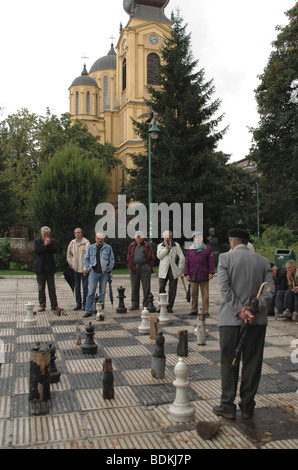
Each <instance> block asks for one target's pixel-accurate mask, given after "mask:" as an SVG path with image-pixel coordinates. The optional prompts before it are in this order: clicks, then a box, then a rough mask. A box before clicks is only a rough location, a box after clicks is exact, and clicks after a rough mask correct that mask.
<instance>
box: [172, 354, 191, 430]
mask: <svg viewBox="0 0 298 470" xmlns="http://www.w3.org/2000/svg"><path fill="white" fill-rule="evenodd" d="M174 374H175V377H176V378H175V380H174V382H173V385H174V386H175V387H176V397H175V401H174V403H173V404H172V405H170V407H169V414H170V415H171V417H172V419H173V421H175V422H177V423H188V422H190V421H193V420H194V417H195V409H194V407H193V406H192V405H191V404H190V402H189V399H188V395H187V387H188V385H189V382H188V380H187V376H188V367H187V365H186V364H185V362H184V359H183V358H182V357H179V362H178V363H177V364H176V366H175V368H174Z"/></svg>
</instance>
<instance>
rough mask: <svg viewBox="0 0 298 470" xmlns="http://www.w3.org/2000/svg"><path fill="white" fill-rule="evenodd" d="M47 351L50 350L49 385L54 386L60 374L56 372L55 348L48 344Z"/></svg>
mask: <svg viewBox="0 0 298 470" xmlns="http://www.w3.org/2000/svg"><path fill="white" fill-rule="evenodd" d="M49 349H50V354H51V355H50V383H51V384H56V383H58V382H59V381H60V376H61V372H59V371H58V369H57V367H56V363H55V360H56V359H57V356H56V348H55V347H54V346H53V345H52V344H49Z"/></svg>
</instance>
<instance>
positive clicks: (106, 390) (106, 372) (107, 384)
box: [102, 358, 114, 400]
mask: <svg viewBox="0 0 298 470" xmlns="http://www.w3.org/2000/svg"><path fill="white" fill-rule="evenodd" d="M113 385H114V377H113V366H112V359H111V358H106V359H105V360H104V363H103V390H102V396H103V398H104V399H105V400H111V399H112V398H114V386H113Z"/></svg>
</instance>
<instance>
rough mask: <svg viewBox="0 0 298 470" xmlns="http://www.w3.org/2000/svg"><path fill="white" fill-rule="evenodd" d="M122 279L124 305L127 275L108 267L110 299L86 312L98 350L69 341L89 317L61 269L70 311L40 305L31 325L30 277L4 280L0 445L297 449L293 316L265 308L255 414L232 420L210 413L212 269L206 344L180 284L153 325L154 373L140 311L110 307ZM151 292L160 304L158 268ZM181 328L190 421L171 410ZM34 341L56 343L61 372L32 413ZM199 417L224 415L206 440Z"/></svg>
mask: <svg viewBox="0 0 298 470" xmlns="http://www.w3.org/2000/svg"><path fill="white" fill-rule="evenodd" d="M120 286H123V287H125V295H126V299H125V306H126V307H127V308H128V307H129V306H130V284H129V278H128V276H114V278H113V292H114V308H112V306H111V303H110V301H109V300H107V302H106V309H105V320H104V321H103V322H100V321H99V320H98V319H97V318H96V316H93V317H92V323H93V325H94V327H95V341H96V342H97V344H98V352H97V354H96V355H95V356H90V355H86V354H83V353H82V350H81V347H80V346H77V345H76V344H75V341H76V327H77V325H78V324H79V325H80V328H81V330H82V336H83V341H84V339H85V328H86V326H87V325H88V323H89V321H90V320H89V319H82V314H83V312H82V311H79V312H74V311H73V310H72V308H73V306H74V295H73V293H72V292H71V290H70V288H69V286H68V285H67V284H66V282H65V281H64V279H63V278H61V277H57V278H56V287H57V294H58V301H59V304H60V305H61V306H63V307H64V308H65V312H66V314H67V315H63V316H61V317H57V316H56V315H53V314H52V312H51V311H50V310H47V311H46V312H43V313H39V314H37V324H36V325H35V326H27V325H26V324H25V323H24V318H25V317H26V308H25V305H26V303H27V302H28V301H32V302H34V303H35V306H36V307H38V304H37V285H36V281H35V278H17V277H13V278H3V279H0V340H2V341H3V343H2V346H3V347H4V359H5V362H4V364H2V367H1V374H0V396H1V399H0V448H1V449H15V448H17V449H111V450H112V449H113V450H116V449H154V450H158V449H167V450H171V449H172V450H177V449H179V450H181V451H182V450H183V451H191V450H193V449H256V448H261V449H297V447H298V431H297V429H298V427H297V408H298V403H297V399H298V394H297V377H298V366H297V360H298V351H297V348H298V340H297V338H298V324H297V323H295V322H280V321H277V320H275V318H273V317H269V325H268V328H267V336H266V346H265V353H264V365H263V371H262V379H261V383H260V387H259V392H258V395H257V397H256V402H257V405H256V411H255V416H254V418H253V420H250V421H249V422H244V421H243V420H242V419H241V415H240V413H239V415H238V413H237V418H236V420H235V421H228V420H225V419H221V418H219V417H216V416H215V415H214V414H213V413H212V407H213V406H214V405H216V404H219V398H220V393H221V388H220V366H219V344H218V326H217V312H218V307H219V300H220V295H219V291H218V285H217V279H216V277H215V278H214V279H213V280H212V281H211V282H210V316H209V318H208V319H207V329H208V332H209V333H208V338H207V344H206V345H205V346H198V345H197V341H196V335H195V334H194V327H195V326H196V319H195V318H190V317H189V316H188V312H189V305H188V304H187V302H186V300H185V292H184V290H183V286H182V283H180V284H179V287H178V294H177V300H176V304H175V308H174V313H173V314H171V315H170V323H169V324H168V325H166V326H163V327H161V326H159V330H161V331H163V334H164V337H165V353H166V372H165V377H164V378H163V379H155V378H153V377H152V375H151V358H152V354H153V352H154V350H155V341H153V340H150V338H149V335H143V334H140V333H139V331H138V326H139V325H140V323H141V318H140V314H141V312H140V311H139V312H132V313H129V312H127V313H126V314H118V313H117V312H116V308H117V306H118V299H117V295H118V291H117V288H118V287H120ZM152 292H153V295H154V297H155V305H156V306H157V302H156V300H157V297H158V294H157V293H158V279H157V277H152ZM154 315H156V314H154ZM182 329H183V330H185V329H187V330H188V338H189V343H188V349H189V353H188V357H187V358H186V359H185V362H186V363H187V366H188V372H189V375H188V380H189V386H188V396H189V400H190V402H191V404H192V405H193V407H194V408H195V420H194V421H192V422H191V423H188V424H177V423H175V422H174V421H173V420H172V418H171V415H170V414H169V406H170V405H171V404H172V403H173V401H174V399H175V393H176V389H175V387H174V385H173V380H174V378H175V377H174V367H175V365H176V364H177V362H178V357H177V344H178V336H177V332H178V331H179V330H182ZM35 341H40V343H41V346H48V344H50V343H53V344H54V345H55V347H56V349H57V359H56V366H57V368H58V370H59V371H61V379H60V382H59V383H58V384H53V385H51V403H50V409H49V411H48V413H46V414H44V415H34V414H32V409H31V407H30V406H29V400H28V397H29V371H30V349H31V348H32V347H33V345H34V343H35ZM295 350H296V352H295ZM105 357H111V358H112V362H113V376H114V389H115V396H114V399H112V400H104V399H103V398H102V382H103V361H104V358H105ZM199 420H200V421H201V420H204V421H220V422H221V424H222V426H221V428H220V430H219V431H218V432H217V434H216V435H215V436H214V437H212V439H209V440H204V439H202V438H200V437H199V436H198V433H197V431H196V423H197V422H198V421H199Z"/></svg>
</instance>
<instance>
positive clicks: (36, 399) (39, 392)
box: [29, 341, 51, 415]
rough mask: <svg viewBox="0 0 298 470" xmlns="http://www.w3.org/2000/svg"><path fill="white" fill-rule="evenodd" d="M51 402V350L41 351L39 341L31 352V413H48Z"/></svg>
mask: <svg viewBox="0 0 298 470" xmlns="http://www.w3.org/2000/svg"><path fill="white" fill-rule="evenodd" d="M50 401H51V393H50V350H49V348H46V349H41V348H40V343H39V341H37V342H36V344H35V345H34V347H33V348H32V349H31V350H30V381H29V406H30V413H31V414H35V415H41V414H45V413H48V411H49V407H50V405H49V404H50Z"/></svg>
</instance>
